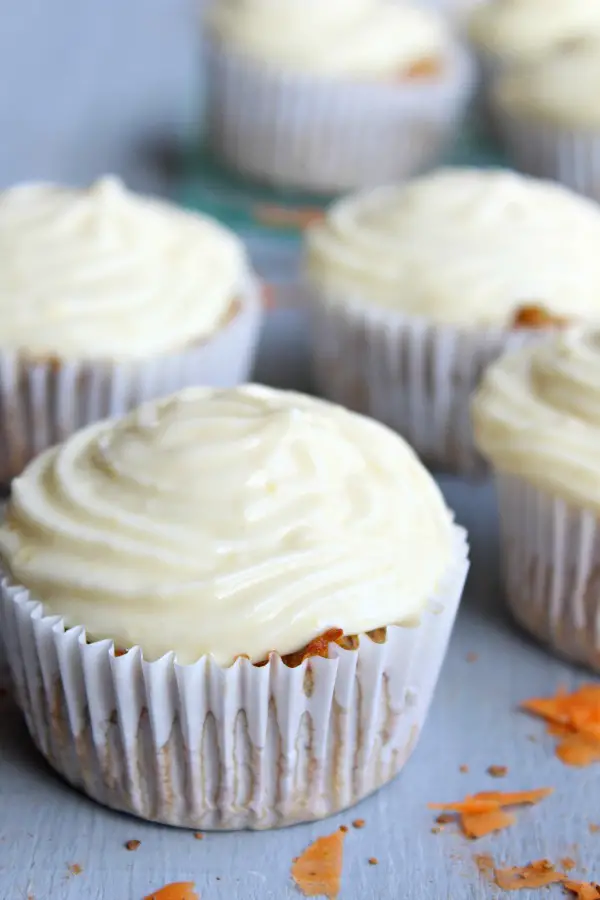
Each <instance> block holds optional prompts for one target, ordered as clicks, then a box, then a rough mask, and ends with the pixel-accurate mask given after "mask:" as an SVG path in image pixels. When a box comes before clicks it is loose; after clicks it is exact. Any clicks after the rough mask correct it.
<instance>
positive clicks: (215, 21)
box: [207, 0, 473, 192]
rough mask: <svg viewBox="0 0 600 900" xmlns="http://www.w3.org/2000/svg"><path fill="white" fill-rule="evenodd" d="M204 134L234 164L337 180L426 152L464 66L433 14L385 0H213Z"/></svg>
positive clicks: (457, 94)
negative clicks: (205, 129)
mask: <svg viewBox="0 0 600 900" xmlns="http://www.w3.org/2000/svg"><path fill="white" fill-rule="evenodd" d="M207 31H208V43H209V61H210V73H209V75H210V79H209V104H208V105H209V115H208V121H209V129H208V130H209V139H210V141H211V143H212V147H213V149H214V151H215V152H216V154H217V155H218V156H219V157H221V158H222V159H223V161H224V162H226V163H227V164H228V165H229V166H231V167H233V168H234V169H236V170H237V171H239V172H240V173H242V174H244V175H248V176H251V177H252V178H255V179H259V180H261V181H265V182H269V183H272V184H275V185H277V186H283V187H288V186H290V187H297V188H303V189H310V190H313V191H321V192H336V191H342V190H348V189H352V188H356V187H362V186H367V185H374V184H381V183H384V182H387V181H391V180H395V179H400V178H405V177H407V176H409V175H411V174H414V173H415V171H416V170H421V169H423V168H426V167H427V166H428V165H431V164H433V163H435V161H436V159H438V158H439V155H440V153H441V151H442V148H443V147H444V145H445V144H446V143H447V141H448V139H449V138H450V136H451V134H452V132H453V130H454V126H455V125H456V122H457V120H459V119H460V117H461V114H462V112H463V109H464V108H465V106H466V103H467V101H468V99H469V96H470V93H471V87H472V82H473V67H472V65H471V62H470V59H469V57H468V55H467V53H466V52H465V50H464V49H463V48H462V47H460V46H459V45H458V44H457V42H456V40H455V39H454V38H453V37H452V35H451V34H450V32H449V31H448V28H447V25H446V24H445V20H444V18H443V17H442V15H441V14H439V13H436V12H435V11H432V10H426V9H420V8H418V7H416V6H412V5H410V4H408V3H398V2H395V0H328V2H326V3H325V2H323V0H284V2H282V0H243V2H238V3H234V2H231V0H217V2H215V3H214V4H213V5H212V6H211V7H210V8H209V13H208V19H207Z"/></svg>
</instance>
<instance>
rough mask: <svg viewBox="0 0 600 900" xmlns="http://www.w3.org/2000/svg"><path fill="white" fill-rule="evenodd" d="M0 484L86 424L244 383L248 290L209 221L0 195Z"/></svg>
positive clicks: (242, 265)
mask: <svg viewBox="0 0 600 900" xmlns="http://www.w3.org/2000/svg"><path fill="white" fill-rule="evenodd" d="M0 258H1V259H2V266H1V267H0V298H1V300H0V306H2V310H3V312H2V310H0V316H1V318H2V326H1V328H0V482H2V483H6V482H7V481H8V480H9V479H10V478H11V477H12V476H13V475H15V474H17V473H18V472H20V471H22V469H23V467H24V465H25V464H26V463H27V462H28V461H29V460H30V459H31V458H32V457H33V456H34V455H36V454H37V453H39V452H40V451H41V450H43V449H45V448H46V447H48V446H50V445H51V444H54V443H57V442H58V441H61V440H63V439H64V438H65V437H66V436H67V435H68V434H70V433H71V432H73V431H75V430H76V429H78V428H80V427H81V426H83V425H86V424H87V423H89V422H92V421H94V420H97V419H100V418H104V417H108V416H113V415H120V414H122V413H123V412H125V411H126V410H127V409H130V408H132V407H134V406H136V405H138V404H139V403H140V402H141V401H143V400H146V399H151V398H152V397H156V396H160V395H161V394H167V393H170V392H172V391H173V390H176V389H178V388H181V387H185V386H187V385H191V384H198V383H208V384H216V385H230V384H234V383H237V382H239V381H243V380H245V379H247V377H248V374H249V369H250V366H251V361H252V355H253V351H254V346H255V344H256V340H257V332H258V326H259V310H260V303H259V299H258V288H257V281H256V279H255V278H254V276H253V275H252V273H251V271H250V269H249V266H248V263H247V261H246V256H245V252H244V250H243V247H242V245H241V243H240V242H239V241H238V239H237V238H236V237H235V236H234V235H233V234H231V233H230V232H228V231H227V230H225V229H223V228H221V227H220V226H219V225H218V224H217V223H216V222H213V221H211V220H209V219H206V218H203V217H202V216H198V215H193V214H191V213H186V212H183V211H181V210H179V209H177V208H176V207H173V206H170V205H169V204H167V203H164V202H160V201H158V200H152V199H149V198H145V197H138V196H136V195H134V194H131V193H129V192H127V191H126V190H125V189H124V187H123V186H122V185H121V184H120V182H119V181H117V180H115V179H114V178H103V179H102V180H100V181H98V182H96V183H95V184H93V185H92V186H91V187H89V188H87V189H85V190H81V189H73V188H65V187H60V186H58V185H52V184H28V185H22V186H18V187H14V188H11V189H10V190H7V191H4V193H2V194H0Z"/></svg>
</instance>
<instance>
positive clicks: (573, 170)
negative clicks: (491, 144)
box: [493, 85, 600, 200]
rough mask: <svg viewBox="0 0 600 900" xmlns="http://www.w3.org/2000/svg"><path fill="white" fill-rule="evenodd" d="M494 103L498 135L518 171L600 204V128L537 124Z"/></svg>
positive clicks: (591, 87)
mask: <svg viewBox="0 0 600 900" xmlns="http://www.w3.org/2000/svg"><path fill="white" fill-rule="evenodd" d="M594 89H595V86H593V85H590V90H594ZM493 102H494V119H495V122H496V127H497V129H498V133H499V135H500V137H501V140H502V142H503V143H504V145H505V147H506V150H507V152H508V154H509V157H510V160H511V162H512V163H513V164H514V165H516V167H517V168H518V169H520V170H522V171H523V172H527V173H528V174H529V175H535V176H537V177H538V178H548V179H551V180H552V181H558V182H560V183H561V184H564V185H566V186H567V187H569V188H571V189H572V190H574V191H577V192H578V193H579V194H583V195H584V196H586V197H591V198H592V199H593V200H600V128H598V130H597V131H593V130H592V131H590V130H586V129H575V128H573V129H570V128H566V127H562V126H560V125H554V124H552V123H548V122H541V121H538V122H536V121H535V120H534V119H531V118H530V119H526V118H525V117H523V116H519V115H515V114H514V113H509V112H507V111H506V110H504V109H502V108H501V107H500V105H499V103H498V102H495V101H493Z"/></svg>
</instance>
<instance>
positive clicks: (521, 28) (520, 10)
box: [469, 0, 600, 63]
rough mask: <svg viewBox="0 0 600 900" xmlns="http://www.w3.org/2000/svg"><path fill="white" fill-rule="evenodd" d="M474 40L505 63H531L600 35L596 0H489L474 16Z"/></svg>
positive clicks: (478, 7)
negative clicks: (574, 43)
mask: <svg viewBox="0 0 600 900" xmlns="http://www.w3.org/2000/svg"><path fill="white" fill-rule="evenodd" d="M469 31H470V35H471V38H472V39H473V40H474V41H475V43H476V44H478V45H479V46H480V47H482V48H483V49H484V50H485V51H486V52H488V53H490V54H493V55H495V56H497V57H499V59H500V60H501V61H502V62H504V63H515V62H517V63H522V62H530V61H532V60H535V59H541V58H542V57H544V56H548V55H549V54H551V53H555V52H556V51H558V50H561V49H563V48H564V47H567V46H568V45H570V44H572V43H573V42H577V41H582V40H587V39H588V38H591V37H592V36H594V35H596V36H600V3H597V2H596V0H489V2H487V3H483V4H481V5H480V6H477V7H476V8H475V10H474V11H473V13H472V15H471V20H470V27H469Z"/></svg>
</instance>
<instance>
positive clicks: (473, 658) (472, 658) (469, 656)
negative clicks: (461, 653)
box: [465, 653, 479, 663]
mask: <svg viewBox="0 0 600 900" xmlns="http://www.w3.org/2000/svg"><path fill="white" fill-rule="evenodd" d="M465 659H466V660H467V662H468V663H474V662H477V660H478V659H479V653H467V655H466V656H465Z"/></svg>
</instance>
